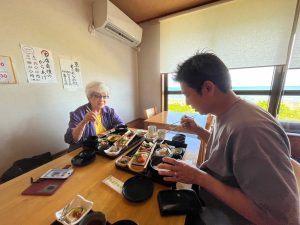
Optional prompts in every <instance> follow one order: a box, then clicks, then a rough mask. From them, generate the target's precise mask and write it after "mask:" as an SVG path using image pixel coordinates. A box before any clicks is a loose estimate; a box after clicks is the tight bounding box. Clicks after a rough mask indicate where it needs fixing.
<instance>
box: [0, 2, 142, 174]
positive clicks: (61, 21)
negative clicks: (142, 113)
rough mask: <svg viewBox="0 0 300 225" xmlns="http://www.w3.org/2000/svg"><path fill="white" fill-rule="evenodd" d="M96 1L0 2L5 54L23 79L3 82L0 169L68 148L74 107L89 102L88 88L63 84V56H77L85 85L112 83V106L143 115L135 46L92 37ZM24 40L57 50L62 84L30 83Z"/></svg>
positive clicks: (0, 51)
mask: <svg viewBox="0 0 300 225" xmlns="http://www.w3.org/2000/svg"><path fill="white" fill-rule="evenodd" d="M91 7H92V6H91V0H42V1H40V0H22V1H20V0H9V1H8V0H6V1H1V7H0V27H1V28H0V29H1V35H0V55H6V56H11V57H12V61H13V65H14V68H15V72H16V76H17V80H18V83H17V84H13V85H8V84H5V85H3V84H1V85H0V96H1V97H0V108H1V114H0V115H1V119H0V128H1V133H0V143H1V144H0V155H1V157H0V173H2V172H3V171H4V170H5V169H7V168H8V167H9V166H10V165H11V164H12V162H13V161H15V160H17V159H20V158H23V157H31V156H33V155H36V154H40V153H43V152H46V151H50V152H52V153H55V152H58V151H61V150H63V149H65V148H66V147H67V146H68V145H67V144H65V143H64V140H63V136H64V133H65V131H66V128H67V124H68V121H69V112H70V111H73V110H74V109H76V108H77V107H78V106H80V105H82V104H85V103H86V102H87V99H86V97H85V94H84V88H81V89H80V90H77V91H74V92H70V91H67V90H64V89H63V88H62V80H61V73H60V67H59V57H60V56H67V57H76V58H77V59H79V62H80V64H81V69H82V71H81V72H82V79H83V85H85V84H86V83H87V82H89V81H92V80H100V81H104V82H106V83H107V84H108V85H109V86H110V87H111V98H110V100H109V103H108V105H110V106H111V107H114V108H115V109H116V111H117V113H118V114H119V115H120V116H121V117H122V118H123V119H124V121H125V122H128V121H131V120H133V119H135V118H137V117H138V113H139V112H138V97H137V96H138V94H137V90H138V89H137V85H138V83H137V82H138V80H137V53H136V50H134V49H132V48H130V47H128V46H126V45H124V44H122V43H120V42H118V41H115V40H113V39H111V38H108V37H106V36H103V35H98V37H94V36H92V35H91V34H90V33H89V32H88V25H89V24H90V23H91V22H92V8H91ZM20 43H22V44H27V45H31V46H34V47H41V48H47V49H49V50H51V51H52V53H53V58H54V63H55V72H56V75H57V77H56V78H57V83H54V84H29V83H27V78H26V74H25V68H24V63H23V60H22V55H21V50H20Z"/></svg>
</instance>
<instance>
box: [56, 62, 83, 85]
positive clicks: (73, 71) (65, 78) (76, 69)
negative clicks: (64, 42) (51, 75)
mask: <svg viewBox="0 0 300 225" xmlns="http://www.w3.org/2000/svg"><path fill="white" fill-rule="evenodd" d="M60 69H61V76H62V82H63V87H64V88H66V89H69V90H76V89H78V88H79V87H81V84H82V80H81V67H80V63H79V61H78V60H76V59H66V58H61V59H60Z"/></svg>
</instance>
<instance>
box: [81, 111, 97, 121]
mask: <svg viewBox="0 0 300 225" xmlns="http://www.w3.org/2000/svg"><path fill="white" fill-rule="evenodd" d="M96 120H97V113H95V112H93V111H90V112H87V113H86V114H85V116H84V118H83V121H84V123H88V122H95V121H96Z"/></svg>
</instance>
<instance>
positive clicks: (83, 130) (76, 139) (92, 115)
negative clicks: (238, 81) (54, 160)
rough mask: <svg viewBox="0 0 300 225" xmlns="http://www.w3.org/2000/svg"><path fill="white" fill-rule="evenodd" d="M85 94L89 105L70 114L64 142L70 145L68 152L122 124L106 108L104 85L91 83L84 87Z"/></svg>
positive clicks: (109, 109) (105, 89)
mask: <svg viewBox="0 0 300 225" xmlns="http://www.w3.org/2000/svg"><path fill="white" fill-rule="evenodd" d="M85 92H86V96H87V99H88V100H89V103H87V104H85V105H83V106H80V107H79V108H77V109H76V110H75V111H74V112H71V113H70V122H69V127H68V129H67V132H66V134H65V142H66V143H68V144H70V146H69V150H74V149H76V148H78V147H80V146H81V145H82V142H83V141H84V140H86V139H87V138H88V137H89V136H95V135H99V134H101V133H102V132H104V131H106V130H109V129H112V128H114V127H116V126H118V125H123V124H124V122H123V121H122V120H121V118H120V117H119V116H118V115H117V114H116V113H115V111H114V109H112V108H110V107H108V106H106V103H107V99H108V98H109V91H108V87H107V86H106V85H104V84H103V83H102V82H97V81H93V82H91V83H89V84H87V85H86V88H85Z"/></svg>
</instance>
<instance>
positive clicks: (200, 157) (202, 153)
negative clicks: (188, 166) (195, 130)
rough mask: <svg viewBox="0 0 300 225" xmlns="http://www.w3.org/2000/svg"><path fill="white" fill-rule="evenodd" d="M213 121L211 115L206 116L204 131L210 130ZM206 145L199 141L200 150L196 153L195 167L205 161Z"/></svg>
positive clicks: (213, 117)
mask: <svg viewBox="0 0 300 225" xmlns="http://www.w3.org/2000/svg"><path fill="white" fill-rule="evenodd" d="M214 119H215V116H214V115H212V114H208V115H207V118H206V124H205V129H206V130H210V129H211V127H212V125H213V124H214ZM206 145H207V143H205V142H204V141H203V140H201V144H200V149H199V153H198V160H197V166H200V165H201V164H202V163H203V162H204V160H205V154H206Z"/></svg>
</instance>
